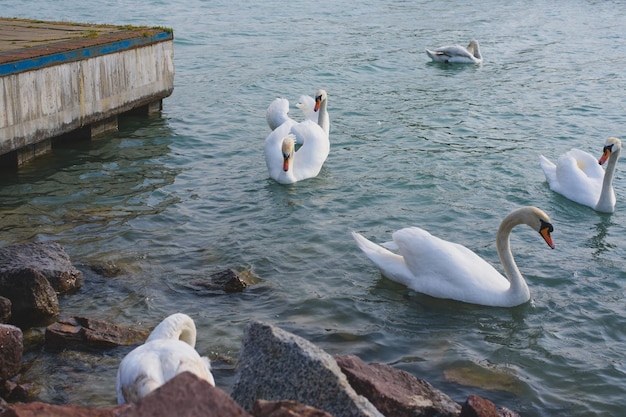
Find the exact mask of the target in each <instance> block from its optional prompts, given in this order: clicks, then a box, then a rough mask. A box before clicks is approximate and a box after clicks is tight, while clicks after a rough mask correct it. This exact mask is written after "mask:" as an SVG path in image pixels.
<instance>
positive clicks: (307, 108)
mask: <svg viewBox="0 0 626 417" xmlns="http://www.w3.org/2000/svg"><path fill="white" fill-rule="evenodd" d="M296 107H297V108H299V109H300V110H301V111H302V114H303V115H304V120H312V121H314V122H315V123H318V115H319V113H318V112H317V111H315V99H314V98H313V97H311V96H307V95H305V94H303V95H301V96H300V99H299V100H298V102H297V103H296ZM265 120H266V121H267V124H268V126H269V127H270V129H271V130H274V129H276V128H277V127H278V126H280V125H282V124H283V123H285V122H289V123H293V124H295V123H297V122H296V121H295V120H293V119H292V118H291V117H289V100H287V99H286V98H276V99H274V101H272V102H271V103H270V105H269V106H268V107H267V110H266V112H265Z"/></svg>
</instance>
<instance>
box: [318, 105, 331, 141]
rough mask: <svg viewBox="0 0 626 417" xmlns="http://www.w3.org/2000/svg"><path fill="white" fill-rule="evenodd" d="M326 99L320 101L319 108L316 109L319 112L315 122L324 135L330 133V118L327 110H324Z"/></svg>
mask: <svg viewBox="0 0 626 417" xmlns="http://www.w3.org/2000/svg"><path fill="white" fill-rule="evenodd" d="M326 106H327V103H326V100H323V101H322V102H321V103H320V108H319V110H318V112H319V114H318V116H317V124H319V125H320V127H321V128H322V130H323V131H324V133H326V136H328V135H329V133H330V120H329V119H328V111H327V110H326Z"/></svg>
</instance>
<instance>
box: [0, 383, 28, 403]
mask: <svg viewBox="0 0 626 417" xmlns="http://www.w3.org/2000/svg"><path fill="white" fill-rule="evenodd" d="M32 386H33V384H18V383H17V382H14V381H4V382H3V383H1V384H0V397H2V398H4V399H6V400H7V401H11V402H17V401H26V400H27V399H28V393H29V392H30V390H31V389H32Z"/></svg>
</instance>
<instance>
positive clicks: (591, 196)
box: [539, 137, 622, 213]
mask: <svg viewBox="0 0 626 417" xmlns="http://www.w3.org/2000/svg"><path fill="white" fill-rule="evenodd" d="M621 150H622V142H621V141H620V140H619V139H618V138H614V137H611V138H608V139H607V140H606V142H605V144H604V149H603V151H602V156H601V157H600V159H599V160H596V159H595V158H594V157H593V156H592V155H590V154H589V153H587V152H584V151H581V150H579V149H572V150H570V151H568V152H566V153H564V154H563V155H561V156H560V157H559V159H558V160H557V162H556V165H555V164H554V163H552V162H551V161H550V160H548V159H547V158H546V157H544V156H543V155H540V156H539V162H540V163H541V168H542V169H543V173H544V174H545V176H546V180H547V181H548V184H549V186H550V189H551V190H552V191H554V192H557V193H559V194H562V195H563V196H565V197H567V198H568V199H570V200H572V201H575V202H577V203H579V204H582V205H585V206H588V207H591V208H592V209H594V210H596V211H599V212H602V213H613V212H614V211H615V191H614V190H613V175H614V174H615V166H616V164H617V160H618V159H619V154H620V151H621ZM607 160H608V161H609V162H608V163H607V166H606V171H605V170H603V169H602V167H601V166H600V165H602V164H604V163H605V162H606V161H607Z"/></svg>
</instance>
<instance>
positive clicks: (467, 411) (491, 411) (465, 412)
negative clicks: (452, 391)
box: [459, 394, 519, 417]
mask: <svg viewBox="0 0 626 417" xmlns="http://www.w3.org/2000/svg"><path fill="white" fill-rule="evenodd" d="M459 417H519V414H517V413H515V412H513V411H511V410H509V409H508V408H505V407H496V405H495V404H494V403H492V402H491V401H489V400H486V399H484V398H481V397H479V396H477V395H473V394H472V395H470V396H469V397H468V398H467V400H466V401H465V404H463V407H461V415H460V416H459Z"/></svg>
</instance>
